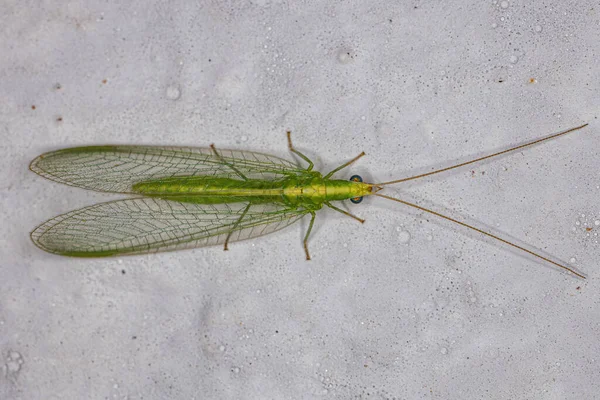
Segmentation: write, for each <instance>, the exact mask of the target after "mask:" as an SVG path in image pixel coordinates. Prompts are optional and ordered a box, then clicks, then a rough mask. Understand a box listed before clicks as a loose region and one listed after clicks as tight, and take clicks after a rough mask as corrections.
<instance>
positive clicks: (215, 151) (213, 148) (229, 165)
mask: <svg viewBox="0 0 600 400" xmlns="http://www.w3.org/2000/svg"><path fill="white" fill-rule="evenodd" d="M210 148H211V149H212V151H213V152H214V153H215V156H217V158H218V159H219V161H221V162H222V163H223V164H225V165H227V166H228V167H229V168H231V169H232V170H234V171H235V173H236V174H238V175H239V176H240V177H241V178H242V179H243V180H245V181H247V180H248V178H246V176H245V175H244V174H242V173H241V172H240V171H239V170H238V169H237V168H236V167H234V166H233V165H231V164H230V163H228V162H227V161H225V159H224V158H223V157H221V155H220V154H219V153H218V152H217V149H215V145H214V144H211V145H210Z"/></svg>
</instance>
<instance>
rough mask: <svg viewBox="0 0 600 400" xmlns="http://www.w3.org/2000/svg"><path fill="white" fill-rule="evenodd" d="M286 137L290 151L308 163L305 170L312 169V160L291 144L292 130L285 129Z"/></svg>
mask: <svg viewBox="0 0 600 400" xmlns="http://www.w3.org/2000/svg"><path fill="white" fill-rule="evenodd" d="M287 138H288V146H289V148H290V151H291V152H292V153H294V154H296V155H297V156H298V157H300V158H301V159H303V160H304V161H306V162H307V163H308V168H306V170H307V171H312V169H313V167H314V166H315V164H313V162H312V161H310V159H309V158H308V157H306V156H305V155H304V154H302V153H300V152H299V151H298V150H296V149H295V148H294V146H292V132H290V131H287ZM309 260H310V258H309Z"/></svg>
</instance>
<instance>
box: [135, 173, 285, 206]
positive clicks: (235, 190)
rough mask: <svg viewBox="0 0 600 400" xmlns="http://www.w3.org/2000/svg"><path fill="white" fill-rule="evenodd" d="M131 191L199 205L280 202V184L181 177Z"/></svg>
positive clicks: (145, 185)
mask: <svg viewBox="0 0 600 400" xmlns="http://www.w3.org/2000/svg"><path fill="white" fill-rule="evenodd" d="M132 189H133V191H134V192H136V193H139V194H142V195H144V196H150V197H160V198H162V199H166V200H175V201H181V202H187V203H198V204H223V203H237V202H251V203H268V202H281V201H282V193H283V188H282V183H281V182H280V181H266V180H258V179H249V180H246V181H243V180H238V179H232V178H212V177H205V176H181V177H173V178H164V179H156V180H151V181H144V182H138V183H136V184H134V185H133V187H132Z"/></svg>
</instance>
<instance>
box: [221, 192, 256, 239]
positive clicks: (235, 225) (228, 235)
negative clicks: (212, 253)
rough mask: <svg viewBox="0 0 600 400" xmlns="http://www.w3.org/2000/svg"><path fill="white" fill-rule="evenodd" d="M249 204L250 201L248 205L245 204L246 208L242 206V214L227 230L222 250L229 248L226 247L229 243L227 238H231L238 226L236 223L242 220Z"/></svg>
mask: <svg viewBox="0 0 600 400" xmlns="http://www.w3.org/2000/svg"><path fill="white" fill-rule="evenodd" d="M251 205H252V204H251V203H248V205H247V206H246V208H244V211H243V212H242V215H240V217H239V218H238V220H237V221H236V222H235V224H233V227H231V230H230V231H229V233H228V234H227V238H226V239H225V246H224V247H223V250H225V251H227V250H229V248H228V247H227V244H229V239H230V238H231V235H232V234H233V232H234V231H235V230H236V228H237V227H238V225H239V224H240V222H242V220H243V219H244V217H245V216H246V213H247V212H248V209H249V208H250V206H251Z"/></svg>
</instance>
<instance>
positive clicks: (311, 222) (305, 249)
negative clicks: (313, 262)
mask: <svg viewBox="0 0 600 400" xmlns="http://www.w3.org/2000/svg"><path fill="white" fill-rule="evenodd" d="M310 214H311V215H312V218H311V219H310V224H308V231H306V236H304V252H305V253H306V259H307V260H310V253H309V252H308V237H309V236H310V231H312V228H313V225H314V224H315V217H316V216H317V214H316V213H315V212H314V211H311V212H310Z"/></svg>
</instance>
